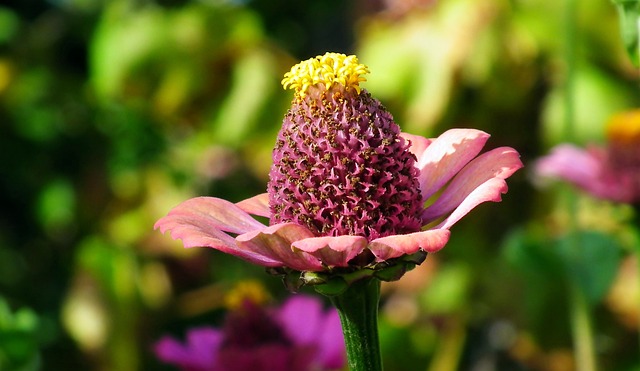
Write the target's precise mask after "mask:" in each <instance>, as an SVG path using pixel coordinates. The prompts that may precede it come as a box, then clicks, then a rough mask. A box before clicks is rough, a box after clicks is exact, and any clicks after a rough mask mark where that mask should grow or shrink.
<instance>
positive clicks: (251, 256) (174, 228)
mask: <svg viewBox="0 0 640 371" xmlns="http://www.w3.org/2000/svg"><path fill="white" fill-rule="evenodd" d="M203 199H205V198H204V197H200V198H195V199H191V200H187V201H185V202H183V203H181V204H180V205H178V206H176V208H174V209H173V210H171V211H170V212H169V214H168V215H167V216H165V217H163V218H161V219H160V220H158V221H157V222H156V225H155V228H156V229H160V231H161V232H162V233H165V232H166V231H169V234H170V235H171V237H172V238H173V239H181V240H182V243H183V245H184V247H196V246H199V247H211V248H213V249H216V250H219V251H222V252H224V253H226V254H231V255H234V256H237V257H239V258H242V259H244V260H246V261H248V262H250V263H254V264H258V265H263V266H267V267H274V266H282V265H283V264H282V262H281V261H279V260H274V259H271V258H270V257H269V256H265V255H263V254H259V253H256V252H254V251H251V250H244V249H242V248H240V247H239V246H238V245H237V243H236V241H235V239H234V238H233V237H231V236H229V235H228V234H226V233H224V232H223V231H222V230H220V229H219V228H218V227H219V226H220V225H221V222H220V220H221V219H222V220H226V221H230V222H231V223H234V224H235V225H236V226H238V225H239V226H243V225H246V224H250V223H255V225H256V228H257V229H264V228H266V227H265V226H264V225H262V224H260V223H258V222H256V221H255V220H254V219H253V218H251V217H250V216H249V214H246V213H244V212H243V211H242V210H240V211H239V213H238V210H239V209H238V208H237V207H236V206H235V205H233V204H232V203H230V202H229V203H228V205H227V206H229V205H230V206H229V209H228V211H229V213H227V217H222V218H218V217H216V216H214V215H212V214H210V213H207V212H203V211H202V210H201V209H200V207H203V202H202V201H205V202H204V203H205V204H216V203H217V201H214V202H213V203H211V202H207V201H206V200H203ZM221 201H224V200H221ZM225 202H226V201H225ZM225 202H220V204H225ZM192 206H195V207H192ZM234 212H235V213H236V214H238V215H237V218H233V217H228V215H229V214H233V213H234ZM240 213H241V214H240ZM242 214H244V215H246V217H247V218H248V219H251V220H252V221H253V222H250V221H248V220H247V221H246V223H243V222H239V221H237V220H236V219H242V218H243V217H242ZM227 229H233V230H239V229H240V228H235V229H234V228H227Z"/></svg>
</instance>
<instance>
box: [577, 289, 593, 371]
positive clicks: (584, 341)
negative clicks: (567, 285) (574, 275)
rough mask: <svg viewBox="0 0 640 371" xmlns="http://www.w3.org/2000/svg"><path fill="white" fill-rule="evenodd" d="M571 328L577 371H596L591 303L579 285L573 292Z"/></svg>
mask: <svg viewBox="0 0 640 371" xmlns="http://www.w3.org/2000/svg"><path fill="white" fill-rule="evenodd" d="M571 327H572V329H573V341H574V353H575V358H576V370H579V371H595V370H596V369H597V366H596V359H595V352H594V346H593V329H592V326H591V319H590V315H589V303H588V302H587V298H585V297H584V293H583V292H582V291H581V290H580V288H579V287H577V285H573V288H572V292H571Z"/></svg>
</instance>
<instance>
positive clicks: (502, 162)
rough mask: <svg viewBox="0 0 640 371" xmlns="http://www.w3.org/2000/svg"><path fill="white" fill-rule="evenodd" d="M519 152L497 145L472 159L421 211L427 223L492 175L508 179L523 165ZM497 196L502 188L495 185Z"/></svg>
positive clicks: (458, 203)
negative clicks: (433, 200)
mask: <svg viewBox="0 0 640 371" xmlns="http://www.w3.org/2000/svg"><path fill="white" fill-rule="evenodd" d="M522 166H523V165H522V161H520V155H519V154H518V152H516V150H514V149H513V148H509V147H501V148H496V149H494V150H492V151H489V152H486V153H483V154H482V155H480V156H478V158H476V159H474V160H473V161H471V162H470V163H469V164H468V165H467V166H465V167H464V169H462V170H461V171H460V172H459V173H458V175H456V176H455V178H453V180H452V181H451V183H450V184H449V185H448V186H447V187H446V189H445V190H444V192H442V194H441V195H440V196H439V197H438V199H437V200H436V201H435V202H434V203H433V204H432V205H430V206H429V207H428V208H427V209H426V210H425V211H424V213H423V214H422V215H423V218H424V220H425V223H429V222H431V221H434V220H436V219H438V218H440V217H442V216H444V215H446V214H448V213H450V212H451V211H453V210H454V209H455V208H456V207H458V205H460V203H462V201H463V200H464V199H465V198H467V197H468V196H469V194H471V192H473V190H474V189H476V188H477V187H479V186H480V185H482V184H484V183H485V182H486V181H487V180H489V179H491V178H499V179H506V178H508V177H510V176H511V174H513V173H514V172H515V171H516V170H518V169H520V168H522ZM495 192H497V197H498V200H499V198H500V193H499V192H500V189H495Z"/></svg>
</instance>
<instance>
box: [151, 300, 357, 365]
mask: <svg viewBox="0 0 640 371" xmlns="http://www.w3.org/2000/svg"><path fill="white" fill-rule="evenodd" d="M154 351H155V354H156V356H157V357H158V358H159V359H160V360H161V361H163V362H165V363H168V364H172V365H175V366H178V367H179V368H180V369H181V370H183V371H321V370H336V369H341V368H342V367H344V365H345V364H346V356H345V350H344V339H343V336H342V330H341V327H340V319H339V318H338V313H337V312H336V310H335V309H333V308H331V309H328V310H324V309H323V307H322V302H321V301H320V300H318V299H316V298H314V297H310V296H305V295H296V296H292V297H291V298H289V299H288V300H287V301H286V302H285V303H284V304H283V305H282V306H281V307H279V308H263V307H261V306H259V305H257V304H255V303H253V302H251V301H248V300H247V301H245V302H244V304H243V306H242V307H241V308H239V309H237V310H234V311H230V312H229V314H228V315H227V318H226V320H225V323H224V326H223V328H222V329H215V328H209V327H203V328H195V329H192V330H190V331H189V332H188V333H187V336H186V341H185V343H180V342H179V341H177V340H176V339H174V338H171V337H164V338H162V339H161V340H159V341H158V342H157V343H156V344H155V346H154Z"/></svg>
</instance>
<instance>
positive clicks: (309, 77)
mask: <svg viewBox="0 0 640 371" xmlns="http://www.w3.org/2000/svg"><path fill="white" fill-rule="evenodd" d="M367 73H369V67H367V66H365V65H364V64H360V63H358V57H356V56H355V55H350V56H346V55H344V54H339V53H326V54H325V55H321V56H317V57H315V58H311V59H307V60H306V61H302V62H300V63H298V64H296V65H295V66H293V67H291V71H289V72H287V73H285V75H284V79H282V86H283V87H284V88H285V89H289V88H291V89H294V90H295V93H296V95H299V96H300V97H302V98H304V96H305V95H306V93H307V90H308V89H309V87H311V86H314V85H316V84H323V85H324V87H325V89H326V90H328V89H329V88H331V86H333V85H342V86H343V87H344V89H345V90H350V89H355V91H356V92H357V93H358V94H359V93H360V85H359V84H360V82H362V81H367V79H366V78H364V76H362V75H364V74H367Z"/></svg>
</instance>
